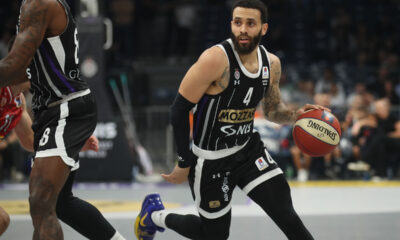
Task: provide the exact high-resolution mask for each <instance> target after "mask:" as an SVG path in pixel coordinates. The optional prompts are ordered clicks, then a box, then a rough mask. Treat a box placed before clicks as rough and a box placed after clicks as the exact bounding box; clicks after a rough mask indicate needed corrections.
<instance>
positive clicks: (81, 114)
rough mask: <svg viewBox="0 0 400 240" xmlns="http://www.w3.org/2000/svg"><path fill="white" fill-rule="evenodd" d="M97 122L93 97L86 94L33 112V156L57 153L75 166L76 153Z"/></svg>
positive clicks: (48, 155)
mask: <svg viewBox="0 0 400 240" xmlns="http://www.w3.org/2000/svg"><path fill="white" fill-rule="evenodd" d="M96 124H97V108H96V102H95V100H94V96H93V95H92V94H88V95H85V96H82V97H78V98H75V99H72V100H70V101H67V102H64V103H61V104H60V105H57V106H54V107H51V108H48V109H46V110H43V111H40V112H38V113H35V121H34V123H33V125H32V129H33V131H34V134H35V135H34V150H35V158H40V157H53V156H59V157H61V159H62V160H63V161H64V162H65V164H67V165H68V166H70V167H71V170H76V169H77V168H79V152H80V150H81V149H82V147H83V145H84V144H85V142H86V140H87V139H88V138H89V137H90V136H91V135H92V133H93V131H94V129H95V128H96Z"/></svg>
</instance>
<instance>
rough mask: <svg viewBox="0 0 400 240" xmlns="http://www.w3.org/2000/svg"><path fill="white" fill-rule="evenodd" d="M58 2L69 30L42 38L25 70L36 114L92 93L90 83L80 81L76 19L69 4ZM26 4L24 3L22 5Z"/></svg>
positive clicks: (61, 0)
mask: <svg viewBox="0 0 400 240" xmlns="http://www.w3.org/2000/svg"><path fill="white" fill-rule="evenodd" d="M58 2H60V4H62V6H63V7H64V9H65V13H66V16H67V27H66V29H65V30H64V32H63V33H62V34H60V35H59V36H55V37H50V38H45V39H43V42H42V44H41V45H40V47H39V48H38V49H37V51H36V53H35V56H34V58H33V59H32V62H31V64H30V65H29V67H28V69H27V70H26V71H27V76H28V78H29V79H30V81H31V92H32V94H33V97H32V108H33V110H34V111H35V112H37V111H39V110H42V109H46V108H48V107H52V106H55V105H58V104H60V103H61V102H63V101H67V100H70V99H73V98H76V97H79V96H83V95H86V94H88V93H89V92H90V90H89V87H88V84H87V83H86V82H85V81H83V80H81V78H80V71H79V58H78V47H79V43H78V31H77V28H76V24H75V21H74V18H73V16H72V14H71V10H70V8H69V6H68V4H67V3H66V1H65V0H58ZM24 3H25V0H24V1H23V2H22V5H23V4H24ZM19 25H20V23H18V26H17V34H18V32H19Z"/></svg>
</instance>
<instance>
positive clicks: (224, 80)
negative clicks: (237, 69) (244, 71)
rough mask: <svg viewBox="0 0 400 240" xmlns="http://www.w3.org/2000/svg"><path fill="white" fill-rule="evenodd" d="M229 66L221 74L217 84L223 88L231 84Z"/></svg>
mask: <svg viewBox="0 0 400 240" xmlns="http://www.w3.org/2000/svg"><path fill="white" fill-rule="evenodd" d="M229 77H230V74H229V67H226V68H225V69H224V72H223V73H222V75H221V78H220V80H219V81H217V84H218V86H219V87H220V88H222V89H223V90H225V89H226V88H227V87H228V84H229Z"/></svg>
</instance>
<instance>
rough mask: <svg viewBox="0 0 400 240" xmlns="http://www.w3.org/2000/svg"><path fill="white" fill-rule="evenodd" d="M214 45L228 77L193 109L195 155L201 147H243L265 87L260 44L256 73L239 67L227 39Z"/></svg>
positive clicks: (266, 65) (264, 59)
mask: <svg viewBox="0 0 400 240" xmlns="http://www.w3.org/2000/svg"><path fill="white" fill-rule="evenodd" d="M217 46H218V47H220V48H222V49H223V50H224V52H225V53H226V56H227V58H228V60H229V67H230V70H229V71H230V79H229V84H228V87H227V88H226V89H225V90H224V91H222V92H221V93H219V94H217V95H209V94H205V95H204V96H203V97H202V98H201V99H200V101H199V103H198V104H197V105H196V106H195V108H194V118H193V143H194V146H193V152H194V153H196V154H198V153H199V152H200V151H202V150H207V152H208V151H218V150H223V149H231V148H235V147H236V148H237V147H238V146H243V145H244V144H245V143H246V142H247V141H248V140H249V139H250V135H251V134H252V132H253V120H254V113H255V111H256V107H257V105H258V103H259V102H260V100H261V99H262V98H263V97H264V95H265V94H266V92H267V90H268V87H269V79H270V74H269V73H270V63H269V59H268V53H267V50H266V49H265V48H264V46H260V47H258V49H257V56H258V64H259V66H258V71H257V73H250V72H249V71H247V69H246V68H245V67H244V66H243V64H242V62H241V61H240V58H239V55H238V53H237V52H236V51H235V48H234V45H233V42H232V40H231V39H228V40H226V41H224V42H222V43H221V44H219V45H217ZM214 155H215V154H214Z"/></svg>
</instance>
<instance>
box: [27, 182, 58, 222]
mask: <svg viewBox="0 0 400 240" xmlns="http://www.w3.org/2000/svg"><path fill="white" fill-rule="evenodd" d="M46 185H47V184H44V185H42V186H41V187H37V188H34V189H31V193H30V195H29V208H30V213H31V215H37V214H40V215H43V214H46V213H52V212H55V207H56V202H57V194H56V192H55V191H54V189H53V188H52V187H48V186H46Z"/></svg>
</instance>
